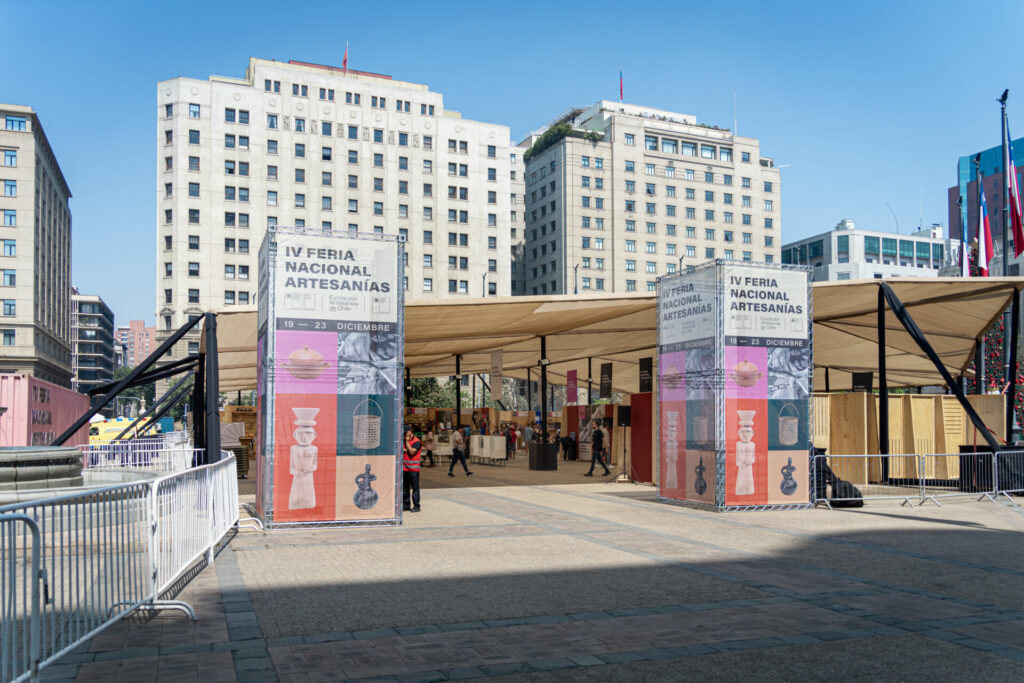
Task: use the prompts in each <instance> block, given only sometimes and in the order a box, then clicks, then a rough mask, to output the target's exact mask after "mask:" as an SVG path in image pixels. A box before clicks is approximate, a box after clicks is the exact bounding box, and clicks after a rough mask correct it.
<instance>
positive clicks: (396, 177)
mask: <svg viewBox="0 0 1024 683" xmlns="http://www.w3.org/2000/svg"><path fill="white" fill-rule="evenodd" d="M156 107H157V110H156V124H157V125H156V128H157V130H156V134H157V151H156V161H157V196H158V199H157V217H156V229H157V235H158V237H157V253H156V265H157V274H156V284H157V302H156V316H157V342H158V343H159V342H161V341H163V339H166V338H167V336H169V333H170V331H171V330H174V329H176V328H177V327H179V326H180V325H182V324H184V323H185V322H186V321H187V320H188V319H189V317H191V316H196V315H199V314H201V313H202V312H204V311H206V310H209V309H214V308H219V307H222V306H226V305H228V306H230V305H237V304H253V303H255V302H256V254H257V251H258V248H259V245H260V243H261V241H262V239H263V235H264V233H265V229H266V227H267V226H268V225H279V226H299V227H305V228H307V229H314V230H316V231H319V230H321V229H324V230H327V229H330V230H333V231H335V232H337V231H346V230H353V231H355V230H357V231H360V232H366V233H372V232H377V233H384V234H396V235H402V236H405V238H406V252H407V264H406V268H405V274H404V278H405V281H404V285H405V287H406V296H407V297H408V298H421V297H439V296H480V295H481V294H483V293H487V294H489V295H501V296H507V295H508V294H509V292H510V277H509V273H510V267H511V262H510V258H509V254H510V242H509V240H510V227H509V216H510V211H511V208H510V184H509V178H510V168H509V166H510V157H509V153H510V152H509V147H510V145H509V129H508V127H506V126H502V125H497V124H490V123H481V122H477V121H469V120H466V119H463V118H462V117H461V115H460V114H459V113H458V112H455V111H452V110H448V109H446V108H445V106H444V98H443V96H442V95H441V94H440V93H436V92H431V91H430V90H429V89H428V88H427V86H425V85H419V84H415V83H407V82H403V81H397V80H394V79H392V78H391V77H390V76H384V75H380V74H372V73H366V72H361V71H353V70H351V69H349V70H342V69H340V68H334V67H328V66H321V65H316V64H308V63H304V62H296V61H289V62H275V61H269V60H263V59H250V60H249V66H248V68H247V69H246V72H245V77H244V78H225V77H220V76H211V77H210V78H209V79H208V80H197V79H192V78H174V79H171V80H168V81H162V82H161V83H159V85H158V86H157V101H156ZM186 344H187V346H186V347H185V348H178V349H176V350H175V356H181V355H182V354H183V353H184V352H189V353H194V352H196V351H198V347H199V342H198V334H193V335H192V336H190V337H189V338H188V339H187V341H186ZM181 346H182V345H179V347H181Z"/></svg>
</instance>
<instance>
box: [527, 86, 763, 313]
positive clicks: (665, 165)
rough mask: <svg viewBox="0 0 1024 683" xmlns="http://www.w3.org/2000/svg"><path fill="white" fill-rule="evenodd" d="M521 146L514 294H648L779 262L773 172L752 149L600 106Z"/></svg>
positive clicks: (676, 117)
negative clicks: (702, 271) (742, 266)
mask: <svg viewBox="0 0 1024 683" xmlns="http://www.w3.org/2000/svg"><path fill="white" fill-rule="evenodd" d="M520 146H521V147H523V148H529V150H530V151H529V154H528V157H529V158H527V160H526V174H527V177H526V191H525V194H526V213H527V224H526V230H527V236H526V245H525V250H524V258H523V261H522V267H523V268H525V270H526V272H525V279H526V283H527V284H526V291H523V292H520V293H523V294H564V293H571V292H573V291H574V289H578V290H579V291H580V292H587V291H609V292H629V291H653V290H654V287H655V281H656V279H657V278H658V276H660V275H665V274H669V273H674V272H676V271H677V269H678V268H679V267H680V266H683V267H685V266H693V265H696V264H698V263H701V262H703V261H706V260H708V259H713V258H731V259H736V260H744V261H759V262H767V263H777V262H778V257H779V237H778V236H779V233H780V230H781V220H780V216H781V208H782V207H781V204H780V189H781V188H780V187H779V171H778V169H777V168H775V163H774V161H773V160H772V159H770V158H768V157H763V156H761V151H760V143H759V142H758V141H757V140H756V139H754V138H748V137H741V136H738V135H734V134H733V133H732V132H731V131H729V130H726V129H721V128H718V127H715V126H708V125H704V124H700V123H698V122H697V119H696V117H694V116H691V115H687V114H678V113H675V112H668V111H663V110H660V109H652V108H649V107H638V106H634V105H630V104H620V103H619V102H611V101H607V100H602V101H600V102H597V103H596V104H594V105H593V106H590V107H586V108H572V109H569V110H567V111H566V112H564V113H563V114H561V115H560V116H558V117H557V118H555V119H554V120H553V121H552V122H551V123H549V124H548V125H547V126H545V127H543V128H541V129H540V130H539V131H536V132H534V133H533V134H531V135H530V136H529V137H528V138H527V139H526V140H524V141H523V142H522V143H520ZM577 268H578V272H577Z"/></svg>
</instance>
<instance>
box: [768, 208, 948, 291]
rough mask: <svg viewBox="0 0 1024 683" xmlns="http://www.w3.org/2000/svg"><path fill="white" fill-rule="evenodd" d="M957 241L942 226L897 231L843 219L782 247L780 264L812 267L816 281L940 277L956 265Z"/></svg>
mask: <svg viewBox="0 0 1024 683" xmlns="http://www.w3.org/2000/svg"><path fill="white" fill-rule="evenodd" d="M959 249H960V241H959V240H951V239H949V238H947V237H945V236H944V235H943V228H942V226H941V225H934V226H932V227H931V228H926V229H923V230H918V231H916V232H914V233H912V234H910V235H897V234H893V233H891V232H881V231H877V230H862V229H859V228H857V227H856V226H855V224H854V222H853V221H852V220H849V219H843V220H841V221H839V223H838V224H837V225H836V226H835V227H834V228H833V229H832V230H830V231H828V232H824V233H820V234H818V235H814V236H813V237H806V238H804V239H801V240H796V241H794V242H790V243H788V244H784V245H783V246H782V262H783V263H788V264H796V265H804V266H811V267H812V268H813V272H812V277H813V279H814V280H815V281H817V282H822V281H825V280H861V279H871V278H877V279H880V278H887V277H894V276H903V277H937V276H938V275H939V271H940V270H941V269H942V268H944V267H946V268H947V269H948V267H949V266H950V265H953V264H955V263H957V262H958V261H957V254H958V252H959Z"/></svg>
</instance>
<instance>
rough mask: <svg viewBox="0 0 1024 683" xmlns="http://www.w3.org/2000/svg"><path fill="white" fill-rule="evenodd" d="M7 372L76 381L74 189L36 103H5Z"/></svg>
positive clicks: (1, 264) (3, 317) (1, 144)
mask: <svg viewBox="0 0 1024 683" xmlns="http://www.w3.org/2000/svg"><path fill="white" fill-rule="evenodd" d="M0 121H2V122H3V126H2V129H0V186H2V187H3V194H2V195H0V215H2V217H3V222H2V225H0V276H2V280H0V307H2V308H0V344H2V349H0V373H7V372H16V373H26V374H29V375H33V376H35V377H38V378H40V379H43V380H46V381H48V382H53V383H54V384H58V385H61V386H65V387H68V386H71V209H70V207H69V206H68V201H69V200H70V199H71V191H70V190H69V189H68V184H67V181H65V179H64V174H63V173H62V172H61V170H60V165H59V164H58V163H57V158H56V156H55V155H54V153H53V149H52V148H51V147H50V143H49V141H48V140H47V139H46V134H45V133H44V132H43V127H42V125H41V124H40V122H39V117H38V116H37V115H36V113H35V112H34V111H33V110H32V108H31V107H25V106H21V105H14V104H0Z"/></svg>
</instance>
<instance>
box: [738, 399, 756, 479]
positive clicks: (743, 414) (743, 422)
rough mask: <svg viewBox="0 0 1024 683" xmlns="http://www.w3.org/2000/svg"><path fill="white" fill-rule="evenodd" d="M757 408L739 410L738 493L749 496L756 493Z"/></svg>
mask: <svg viewBox="0 0 1024 683" xmlns="http://www.w3.org/2000/svg"><path fill="white" fill-rule="evenodd" d="M755 414H757V411H755V410H737V411H736V415H737V416H738V417H739V419H740V428H739V431H738V432H737V436H739V439H740V440H739V442H738V443H737V444H736V495H737V496H749V495H751V494H753V493H754V449H755V448H756V444H755V443H754V442H753V441H751V439H753V438H754V415H755Z"/></svg>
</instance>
